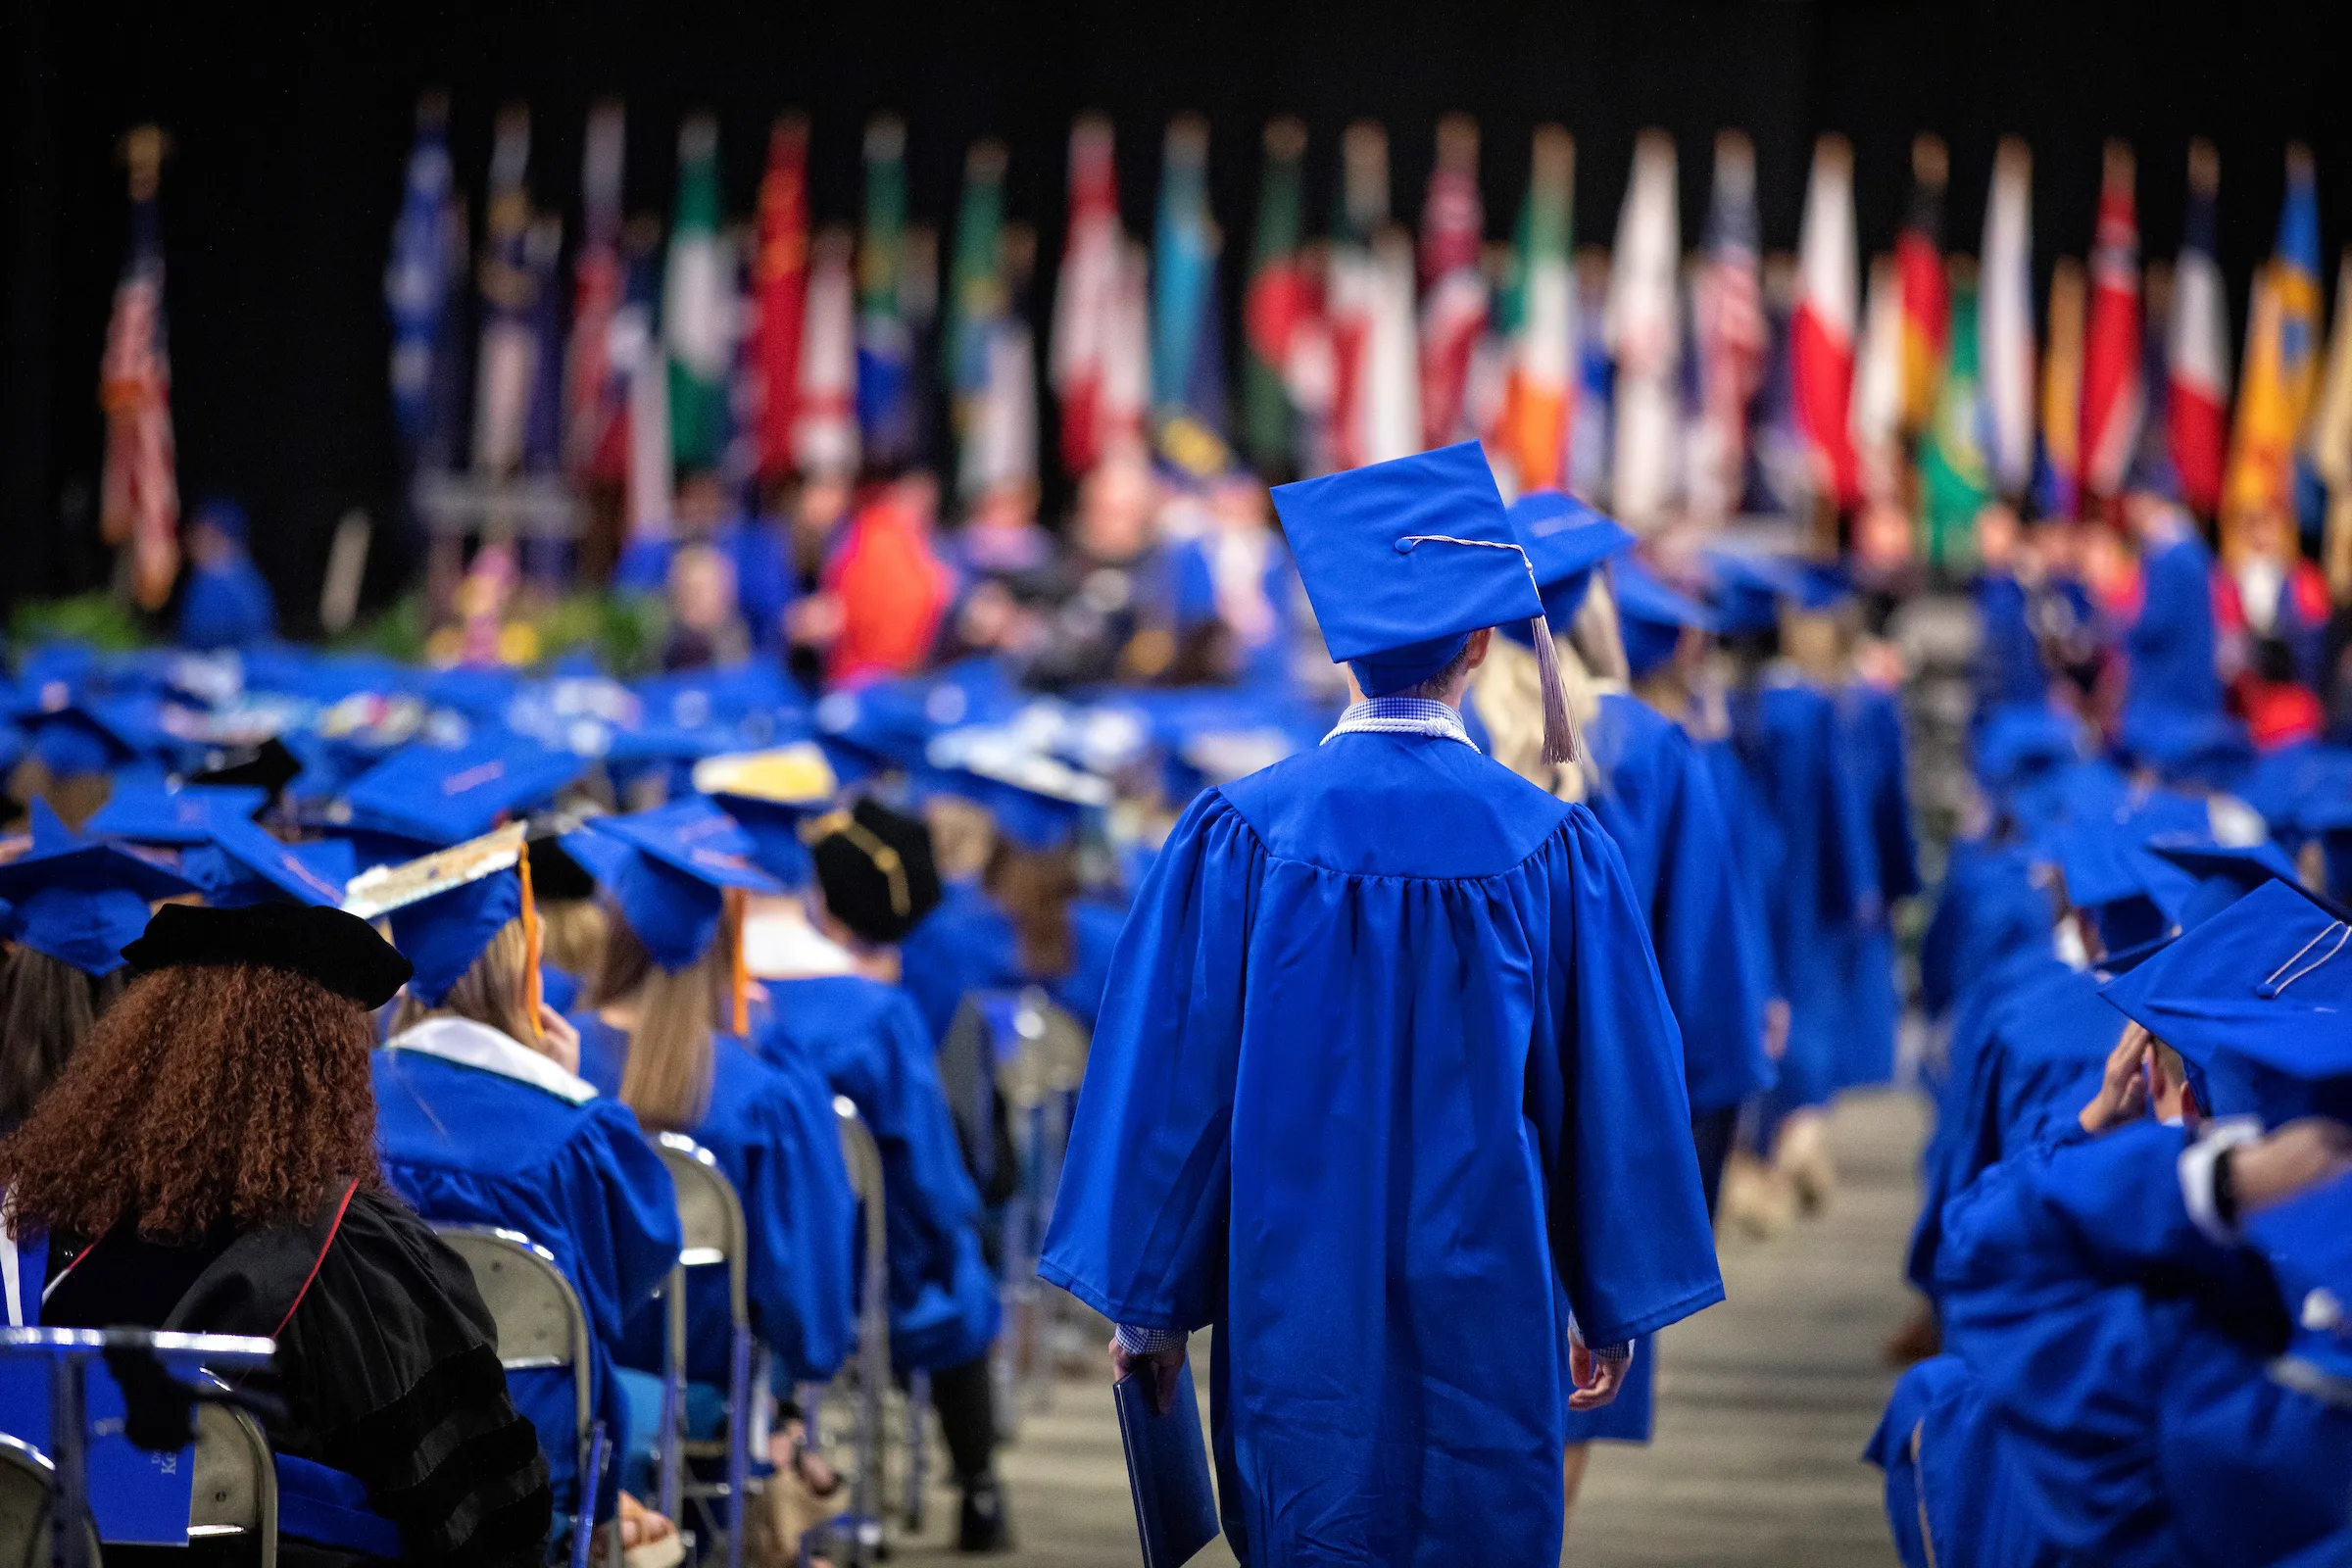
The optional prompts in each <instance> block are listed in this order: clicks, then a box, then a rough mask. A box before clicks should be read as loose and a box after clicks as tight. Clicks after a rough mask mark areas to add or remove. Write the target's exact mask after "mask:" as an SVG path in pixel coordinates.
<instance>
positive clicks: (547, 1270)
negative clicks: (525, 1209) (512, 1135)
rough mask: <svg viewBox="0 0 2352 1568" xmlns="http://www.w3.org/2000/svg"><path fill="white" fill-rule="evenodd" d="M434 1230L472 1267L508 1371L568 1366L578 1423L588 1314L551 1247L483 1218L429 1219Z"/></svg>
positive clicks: (585, 1395) (587, 1392)
mask: <svg viewBox="0 0 2352 1568" xmlns="http://www.w3.org/2000/svg"><path fill="white" fill-rule="evenodd" d="M433 1231H434V1234H436V1235H438V1236H439V1237H440V1238H441V1240H442V1241H444V1242H446V1243H448V1244H449V1247H450V1250H453V1251H455V1252H456V1253H457V1254H458V1255H459V1256H460V1257H462V1258H464V1259H465V1260H466V1267H468V1268H470V1269H472V1270H473V1285H474V1289H475V1290H477V1291H479V1292H481V1293H482V1304H483V1305H485V1306H487V1307H488V1308H489V1309H490V1319H491V1321H492V1322H493V1323H495V1324H497V1325H498V1358H499V1361H500V1362H501V1363H502V1364H504V1365H505V1366H506V1367H507V1368H508V1370H510V1371H519V1370H521V1369H523V1368H526V1367H569V1368H570V1369H571V1373H572V1390H573V1394H574V1396H575V1399H576V1405H577V1416H578V1428H577V1430H578V1431H579V1432H580V1434H581V1435H582V1436H583V1437H585V1435H586V1434H587V1431H588V1427H589V1423H590V1422H591V1421H593V1420H594V1419H595V1404H594V1398H593V1393H592V1389H591V1385H590V1382H589V1379H590V1376H591V1373H592V1370H593V1367H592V1351H591V1348H590V1343H591V1342H590V1340H589V1333H588V1314H587V1312H586V1311H585V1310H584V1309H583V1308H582V1307H581V1305H580V1298H579V1295H578V1293H577V1292H575V1291H573V1290H572V1288H571V1281H570V1280H568V1279H566V1278H564V1270H563V1268H562V1267H561V1266H560V1265H559V1264H558V1263H557V1262H556V1255H555V1253H553V1252H551V1251H549V1250H547V1249H546V1248H544V1247H541V1246H540V1245H539V1244H538V1243H536V1242H534V1241H532V1240H531V1239H530V1238H529V1237H527V1236H524V1235H522V1234H521V1233H520V1232H518V1231H510V1230H501V1229H499V1228H497V1227H495V1226H490V1225H436V1226H434V1227H433Z"/></svg>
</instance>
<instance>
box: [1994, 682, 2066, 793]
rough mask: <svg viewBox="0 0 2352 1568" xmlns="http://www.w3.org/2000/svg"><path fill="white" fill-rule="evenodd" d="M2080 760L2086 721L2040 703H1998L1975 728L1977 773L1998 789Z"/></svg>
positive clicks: (2007, 787)
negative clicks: (2083, 727)
mask: <svg viewBox="0 0 2352 1568" xmlns="http://www.w3.org/2000/svg"><path fill="white" fill-rule="evenodd" d="M2082 760H2083V746H2082V721H2081V720H2079V719H2077V718H2075V717H2074V716H2073V715H2072V714H2069V713H2061V712H2059V711H2057V710H2055V709H2052V708H2047V707H2043V706H2041V705H2039V704H2026V703H2012V704H2007V705H2005V706H2003V707H2000V708H1996V709H1994V710H1993V711H1992V712H1990V713H1989V714H1987V715H1986V716H1985V722H1984V723H1982V724H1981V725H1979V726H1978V728H1977V738H1976V768H1977V777H1978V778H1979V779H1980V780H1981V781H1983V783H1984V785H1985V788H1986V789H1989V790H1993V791H1995V792H2004V791H2007V790H2009V789H2010V788H2012V787H2014V786H2016V785H2019V784H2023V783H2025V782H2027V781H2028V780H2032V779H2038V778H2042V777H2045V776H2047V775H2048V774H2050V773H2053V772H2055V771H2056V770H2058V769H2059V768H2062V767H2065V766H2067V765H2068V764H2070V763H2073V762H2079V761H2082Z"/></svg>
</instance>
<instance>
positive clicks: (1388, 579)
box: [1274, 441, 1544, 697]
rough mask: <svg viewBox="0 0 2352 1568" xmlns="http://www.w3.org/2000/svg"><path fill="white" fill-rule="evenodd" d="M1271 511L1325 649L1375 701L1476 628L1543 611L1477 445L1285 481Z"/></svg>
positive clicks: (1434, 663) (1422, 676) (1447, 654)
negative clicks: (1351, 670) (1346, 666)
mask: <svg viewBox="0 0 2352 1568" xmlns="http://www.w3.org/2000/svg"><path fill="white" fill-rule="evenodd" d="M1274 507H1275V510H1276V511H1277V512H1278V513H1280V514H1281V515H1282V525H1283V531H1284V534H1285V536H1286V537H1287V538H1288V540H1289V542H1290V547H1291V554H1292V557H1293V558H1294V560H1295V561H1296V562H1297V564H1298V567H1299V577H1300V579H1301V580H1302V581H1303V582H1304V583H1305V586H1306V595H1307V599H1308V600H1309V602H1310V603H1312V605H1313V606H1314V611H1315V619H1316V622H1317V623H1318V624H1319V625H1320V627H1321V628H1322V632H1323V641H1324V644H1325V646H1327V647H1328V648H1329V649H1330V650H1331V657H1332V658H1333V659H1335V660H1337V661H1340V662H1344V663H1348V664H1350V665H1352V666H1353V667H1354V669H1355V676H1356V681H1357V683H1358V684H1359V685H1361V686H1362V687H1363V689H1364V692H1365V694H1366V695H1368V696H1373V697H1378V696H1383V695H1385V694H1387V693H1390V692H1396V691H1401V690H1403V689H1404V688H1406V687H1409V686H1413V685H1416V684H1418V683H1419V682H1421V681H1424V680H1427V679H1428V678H1429V677H1430V676H1431V675H1434V674H1436V673H1437V672H1438V671H1439V670H1440V669H1443V668H1444V667H1445V666H1446V664H1447V663H1448V662H1451V661H1452V659H1453V658H1454V656H1455V655H1456V654H1458V653H1459V652H1460V651H1461V647H1462V644H1463V642H1464V641H1465V640H1466V639H1467V638H1468V637H1469V635H1470V633H1472V632H1474V631H1477V630H1480V629H1481V628H1483V627H1488V626H1500V625H1505V624H1507V623H1509V622H1512V621H1530V620H1535V619H1538V618H1539V617H1541V616H1542V614H1543V613H1544V602H1543V599H1542V597H1541V596H1540V595H1539V594H1538V592H1537V589H1536V581H1535V576H1534V568H1533V567H1532V566H1531V565H1530V564H1529V562H1528V558H1527V554H1526V550H1525V547H1524V546H1523V544H1522V542H1521V541H1520V538H1519V535H1518V530H1517V529H1516V528H1514V527H1513V526H1512V523H1511V518H1510V515H1509V514H1508V513H1507V512H1505V511H1504V510H1503V505H1502V496H1501V494H1500V493H1499V492H1498V491H1496V490H1495V476H1494V474H1493V472H1492V471H1490V470H1489V468H1488V467H1487V460H1486V456H1485V454H1484V453H1483V452H1481V451H1480V449H1479V445H1478V443H1477V442H1475V441H1464V442H1460V443H1457V444H1455V445H1453V446H1449V447H1441V448H1439V449H1438V450H1437V451H1435V452H1424V453H1421V454H1419V455H1417V456H1414V457H1409V458H1398V459H1397V460H1396V461H1394V462H1391V463H1376V464H1373V465H1371V466H1367V467H1362V468H1354V469H1350V470H1348V472H1345V473H1333V474H1326V475H1325V476H1323V477H1322V478H1319V479H1304V480H1300V481H1299V483H1297V484H1286V485H1278V486H1276V487H1275V490H1274Z"/></svg>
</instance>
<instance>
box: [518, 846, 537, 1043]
mask: <svg viewBox="0 0 2352 1568" xmlns="http://www.w3.org/2000/svg"><path fill="white" fill-rule="evenodd" d="M515 870H516V871H517V872H519V873H520V874H521V876H522V969H523V978H522V1005H523V1011H524V1013H525V1014H526V1015H527V1016H528V1017H529V1018H530V1020H531V1038H532V1039H533V1040H537V1039H539V1038H540V1029H539V1008H540V1006H541V1005H542V1004H543V1002H544V998H543V995H542V993H541V991H540V989H539V906H538V905H537V903H535V902H534V901H533V900H532V898H531V856H530V852H529V851H528V850H525V851H524V852H523V853H522V854H521V855H519V856H517V857H516V858H515Z"/></svg>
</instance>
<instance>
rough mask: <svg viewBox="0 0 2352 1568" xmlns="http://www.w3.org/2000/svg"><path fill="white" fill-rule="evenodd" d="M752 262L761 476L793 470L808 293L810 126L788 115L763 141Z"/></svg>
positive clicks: (754, 376) (773, 477) (774, 476)
mask: <svg viewBox="0 0 2352 1568" xmlns="http://www.w3.org/2000/svg"><path fill="white" fill-rule="evenodd" d="M759 246H760V248H759V250H758V251H757V252H756V253H755V256H754V259H753V263H752V300H753V307H754V311H755V315H754V319H753V327H752V330H753V332H754V334H755V337H754V340H753V344H752V382H753V385H754V386H755V387H756V388H757V389H758V390H757V398H758V405H759V415H758V417H759V427H758V428H759V438H760V478H761V479H763V480H767V481H769V482H771V483H772V482H773V481H775V480H777V479H781V478H783V477H785V476H786V475H788V474H790V473H791V472H792V471H793V468H794V466H795V464H794V461H793V457H794V454H793V430H794V424H795V416H796V410H795V408H794V404H795V401H796V400H797V398H798V395H799V391H800V385H801V320H802V316H803V313H804V311H805V309H806V306H807V300H808V295H809V122H808V120H807V119H806V118H805V117H803V116H800V115H786V116H784V117H783V118H782V119H781V120H778V121H777V122H776V123H775V127H774V128H773V129H772V130H770V131H769V132H768V137H767V172H766V173H765V174H763V175H762V176H760V239H759Z"/></svg>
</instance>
